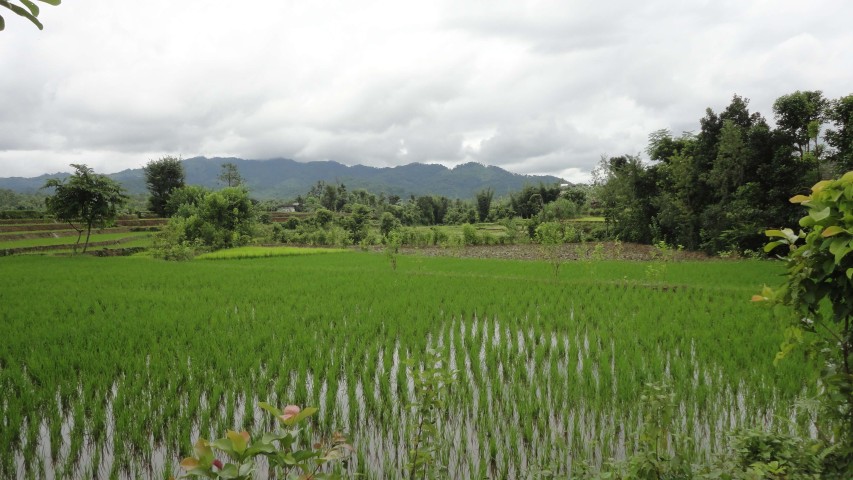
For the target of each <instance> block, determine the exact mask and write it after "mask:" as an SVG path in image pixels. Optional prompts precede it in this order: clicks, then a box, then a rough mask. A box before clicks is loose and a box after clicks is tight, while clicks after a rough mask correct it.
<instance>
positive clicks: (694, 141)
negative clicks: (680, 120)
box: [596, 91, 853, 252]
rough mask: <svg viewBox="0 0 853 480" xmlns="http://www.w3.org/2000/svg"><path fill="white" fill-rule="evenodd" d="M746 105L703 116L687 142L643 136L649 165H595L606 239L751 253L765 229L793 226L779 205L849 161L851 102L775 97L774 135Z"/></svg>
mask: <svg viewBox="0 0 853 480" xmlns="http://www.w3.org/2000/svg"><path fill="white" fill-rule="evenodd" d="M748 103H749V102H748V100H746V99H744V98H742V97H739V96H737V95H735V96H734V97H733V98H732V101H731V103H730V104H729V105H728V106H727V107H726V108H725V109H724V110H723V111H722V112H720V113H715V112H714V111H713V110H711V109H708V110H706V113H705V116H704V117H703V118H702V119H701V120H700V122H699V123H700V130H699V133H696V134H693V133H684V134H682V135H680V136H674V135H672V134H671V133H670V132H669V131H666V130H661V131H657V132H654V133H652V134H651V135H650V136H649V145H648V149H647V152H648V154H649V158H650V159H651V160H652V163H651V164H649V163H645V162H643V161H642V160H641V159H640V158H639V157H637V156H630V155H627V156H620V157H613V158H606V159H602V162H601V165H600V167H599V168H598V170H597V172H596V176H597V184H598V187H599V192H598V194H599V196H600V200H601V202H602V207H603V210H604V214H605V216H606V218H607V220H608V222H609V224H610V227H611V228H612V232H613V233H614V234H615V235H617V236H618V237H619V238H620V239H622V240H627V241H634V242H643V243H657V242H659V241H665V242H667V243H669V244H671V245H683V246H684V247H686V248H688V249H703V250H706V251H708V252H720V251H739V252H743V251H745V250H752V251H758V250H760V248H761V247H762V245H763V232H764V230H765V229H767V228H775V227H780V226H782V225H790V224H792V223H794V222H796V220H797V217H798V212H797V210H796V208H795V206H792V205H791V204H790V203H788V202H787V198H788V197H790V196H791V194H792V193H797V192H805V190H806V188H807V186H808V185H811V184H813V183H814V182H816V181H818V180H820V179H822V178H828V176H831V175H834V174H835V173H837V172H838V170H839V169H844V168H846V165H847V162H849V159H850V155H851V152H853V143H851V134H850V132H851V128H853V115H851V112H853V108H851V105H853V96H847V97H844V98H840V99H838V100H833V101H828V100H827V99H825V98H824V97H823V95H822V93H821V92H820V91H807V92H799V91H798V92H795V93H793V94H790V95H784V96H782V97H780V98H779V99H778V100H777V101H776V102H775V103H774V105H773V110H774V115H775V120H776V125H777V126H776V127H775V128H771V127H770V125H769V124H768V123H767V121H766V120H765V119H764V117H763V116H762V115H761V114H759V113H754V112H750V111H749V109H748ZM825 126H828V127H829V128H828V129H826V131H825V134H824V135H823V136H821V131H822V129H823V128H824V127H825ZM821 139H823V140H824V141H821Z"/></svg>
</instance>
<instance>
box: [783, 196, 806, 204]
mask: <svg viewBox="0 0 853 480" xmlns="http://www.w3.org/2000/svg"><path fill="white" fill-rule="evenodd" d="M811 199H812V198H811V197H809V196H806V195H794V196H793V197H791V198H790V199H789V200H788V201H789V202H791V203H803V202H808V201H809V200H811Z"/></svg>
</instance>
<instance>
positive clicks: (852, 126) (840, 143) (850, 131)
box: [824, 95, 853, 173]
mask: <svg viewBox="0 0 853 480" xmlns="http://www.w3.org/2000/svg"><path fill="white" fill-rule="evenodd" d="M827 113H828V115H827V117H828V119H829V120H830V121H831V122H832V126H833V128H830V129H828V130H827V131H826V135H825V137H824V138H825V139H826V143H827V144H829V146H830V147H832V149H833V152H832V155H831V159H832V161H833V162H834V163H835V166H836V169H837V170H838V171H839V173H843V172H847V171H850V170H853V95H847V96H846V97H841V98H839V99H837V100H833V101H832V102H830V107H829V110H828V112H827Z"/></svg>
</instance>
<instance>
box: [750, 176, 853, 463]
mask: <svg viewBox="0 0 853 480" xmlns="http://www.w3.org/2000/svg"><path fill="white" fill-rule="evenodd" d="M791 203H794V204H801V205H802V206H804V207H806V208H807V209H808V214H807V215H806V216H804V217H802V218H801V219H800V222H799V224H800V226H801V227H802V228H803V229H802V230H801V231H800V232H799V233H794V231H793V230H792V229H790V228H786V229H783V230H769V231H767V235H768V236H769V237H771V238H774V239H776V240H774V241H773V242H770V243H769V244H768V245H767V247H766V248H767V250H768V251H771V250H775V249H781V248H782V247H787V250H788V251H787V257H786V262H787V279H786V282H785V284H784V285H783V286H782V287H781V288H779V289H777V290H775V291H774V290H773V289H770V288H765V290H764V292H763V295H762V296H757V297H756V298H755V299H756V300H766V299H772V300H775V301H776V302H778V303H781V304H783V305H786V306H788V307H791V308H792V309H793V310H794V311H795V317H794V319H793V321H792V322H791V323H792V325H791V327H789V328H788V330H787V331H786V333H787V341H786V342H785V343H784V344H783V345H782V350H781V351H780V353H779V355H778V358H784V357H785V356H787V355H788V354H789V353H790V352H791V351H792V350H794V349H795V348H796V347H797V346H799V345H804V346H805V348H806V351H807V352H808V353H809V354H811V355H813V356H816V357H818V358H819V359H820V360H821V362H822V363H823V368H822V375H821V382H822V384H823V386H824V391H823V393H822V395H821V397H820V399H821V401H822V406H823V409H822V422H821V425H822V427H823V428H822V429H821V430H820V438H821V440H823V441H824V443H825V444H827V445H832V453H831V455H828V458H829V460H831V461H832V462H833V466H834V467H835V469H836V470H837V472H835V474H836V476H837V477H838V478H850V477H851V476H853V256H851V255H850V253H851V252H853V172H848V173H846V174H844V175H843V176H842V177H841V178H839V179H836V180H831V181H830V180H825V181H822V182H819V183H817V184H816V185H815V186H813V187H812V191H811V195H797V196H795V197H793V198H792V199H791ZM801 240H802V243H800V241H801Z"/></svg>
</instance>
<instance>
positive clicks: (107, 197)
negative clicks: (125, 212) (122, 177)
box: [44, 164, 127, 252]
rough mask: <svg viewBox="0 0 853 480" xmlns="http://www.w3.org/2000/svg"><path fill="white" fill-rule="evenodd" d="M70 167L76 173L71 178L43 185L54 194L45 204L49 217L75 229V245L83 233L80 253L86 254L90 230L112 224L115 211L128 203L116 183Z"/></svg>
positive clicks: (83, 168) (78, 167)
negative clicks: (83, 237)
mask: <svg viewBox="0 0 853 480" xmlns="http://www.w3.org/2000/svg"><path fill="white" fill-rule="evenodd" d="M71 166H72V167H74V170H75V173H74V174H73V175H71V176H70V177H67V178H65V179H63V180H57V179H50V180H48V181H47V182H45V184H44V188H52V189H54V192H53V195H51V196H49V197H47V199H46V200H45V202H46V205H47V212H48V213H49V214H51V215H53V216H54V217H55V218H56V219H57V220H59V221H61V222H68V224H69V225H70V226H71V227H72V228H74V229H75V230H77V232H78V233H77V244H79V243H80V237H81V236H82V234H83V231H85V232H86V241H85V243H84V244H83V252H86V248H87V247H88V246H89V237H90V235H91V233H92V227H95V226H105V225H107V224H108V223H110V222H112V221H113V220H114V219H115V217H116V215H117V214H118V209H119V208H120V207H121V206H122V205H123V204H124V203H125V202H126V201H127V195H125V194H124V191H123V189H122V188H121V186H120V185H119V184H118V183H116V182H114V181H112V180H110V179H109V178H108V177H106V176H104V175H98V174H96V173H95V172H94V171H93V170H92V169H91V168H89V167H87V166H86V165H76V164H72V165H71ZM76 224H79V225H76ZM75 250H76V244H75Z"/></svg>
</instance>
